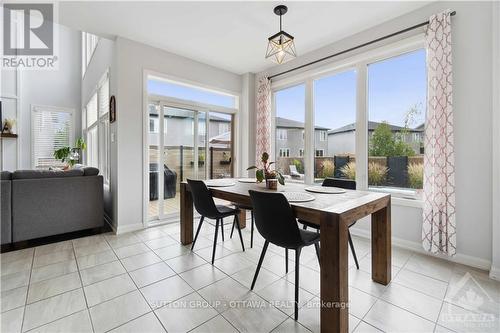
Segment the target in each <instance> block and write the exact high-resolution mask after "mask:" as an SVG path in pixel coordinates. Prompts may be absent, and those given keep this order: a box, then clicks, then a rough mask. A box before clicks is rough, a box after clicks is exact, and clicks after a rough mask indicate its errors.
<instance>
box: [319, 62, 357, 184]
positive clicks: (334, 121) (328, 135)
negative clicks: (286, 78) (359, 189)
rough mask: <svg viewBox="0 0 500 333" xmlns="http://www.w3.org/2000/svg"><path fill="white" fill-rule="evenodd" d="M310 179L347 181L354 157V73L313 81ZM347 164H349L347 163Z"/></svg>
mask: <svg viewBox="0 0 500 333" xmlns="http://www.w3.org/2000/svg"><path fill="white" fill-rule="evenodd" d="M314 125H315V135H314V138H315V140H314V141H315V142H314V144H315V152H316V153H315V159H314V180H315V181H316V182H322V181H323V179H324V178H326V177H335V178H351V179H355V174H353V173H352V172H349V170H350V169H349V168H350V167H352V168H351V169H353V168H354V163H355V162H354V160H355V159H354V156H355V154H356V146H355V142H356V140H355V137H356V133H355V130H356V126H355V125H356V72H355V71H354V70H348V71H345V72H342V73H338V74H334V75H329V76H326V77H322V78H320V79H318V80H315V81H314ZM349 163H351V164H349Z"/></svg>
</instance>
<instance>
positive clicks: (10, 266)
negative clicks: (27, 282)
mask: <svg viewBox="0 0 500 333" xmlns="http://www.w3.org/2000/svg"><path fill="white" fill-rule="evenodd" d="M32 262H33V259H32V258H30V257H26V258H24V259H20V260H16V261H10V262H3V261H2V262H1V269H0V275H1V276H2V277H3V276H5V275H11V274H14V273H19V272H23V271H26V270H30V269H31V264H32Z"/></svg>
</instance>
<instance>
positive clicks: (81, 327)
mask: <svg viewBox="0 0 500 333" xmlns="http://www.w3.org/2000/svg"><path fill="white" fill-rule="evenodd" d="M35 332H36V333H68V332H71V333H93V332H94V331H93V329H92V323H91V322H90V315H89V311H88V310H83V311H80V312H77V313H74V314H72V315H69V316H67V317H64V318H61V319H59V320H56V321H54V322H52V323H50V324H47V325H43V326H40V327H38V328H36V329H34V330H32V331H30V333H35Z"/></svg>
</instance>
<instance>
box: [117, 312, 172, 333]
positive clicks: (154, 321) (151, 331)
mask: <svg viewBox="0 0 500 333" xmlns="http://www.w3.org/2000/svg"><path fill="white" fill-rule="evenodd" d="M137 332H148V333H165V332H166V331H165V329H164V328H163V326H162V325H161V323H160V321H159V320H158V318H156V316H155V314H154V313H153V312H149V313H147V314H145V315H143V316H141V317H139V318H137V319H134V320H132V321H129V322H128V323H126V324H123V325H122V326H118V327H117V328H115V329H113V330H111V331H110V333H137Z"/></svg>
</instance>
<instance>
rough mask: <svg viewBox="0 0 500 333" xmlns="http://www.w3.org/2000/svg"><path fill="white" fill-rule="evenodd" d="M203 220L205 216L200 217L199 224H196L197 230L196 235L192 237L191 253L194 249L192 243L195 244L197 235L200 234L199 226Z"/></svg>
mask: <svg viewBox="0 0 500 333" xmlns="http://www.w3.org/2000/svg"><path fill="white" fill-rule="evenodd" d="M204 219H205V216H202V217H201V218H200V223H199V224H198V229H196V235H195V236H194V241H193V245H191V251H193V249H194V243H196V240H197V239H198V234H199V233H200V230H201V225H202V223H203V220H204Z"/></svg>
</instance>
